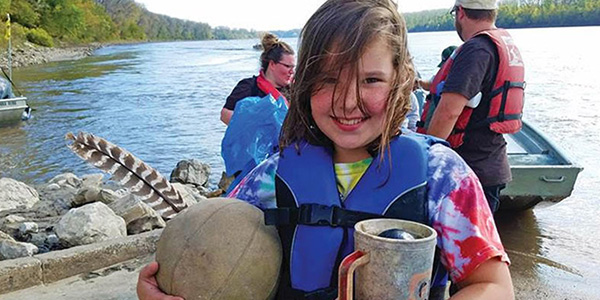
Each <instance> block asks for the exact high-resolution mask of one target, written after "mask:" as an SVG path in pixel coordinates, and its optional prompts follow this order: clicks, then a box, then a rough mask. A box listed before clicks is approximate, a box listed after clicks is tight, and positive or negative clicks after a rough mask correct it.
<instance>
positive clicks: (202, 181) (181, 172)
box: [171, 159, 210, 186]
mask: <svg viewBox="0 0 600 300" xmlns="http://www.w3.org/2000/svg"><path fill="white" fill-rule="evenodd" d="M209 176H210V166H209V165H207V164H205V163H202V162H201V161H199V160H196V159H189V160H187V159H186V160H182V161H180V162H178V163H177V166H176V167H175V169H174V170H173V171H172V172H171V182H180V183H183V184H193V185H195V186H206V185H207V184H208V177H209Z"/></svg>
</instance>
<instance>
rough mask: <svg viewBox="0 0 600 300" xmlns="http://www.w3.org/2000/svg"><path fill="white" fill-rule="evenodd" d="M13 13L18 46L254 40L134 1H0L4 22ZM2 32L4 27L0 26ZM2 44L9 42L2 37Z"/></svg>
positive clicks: (240, 31)
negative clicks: (24, 43)
mask: <svg viewBox="0 0 600 300" xmlns="http://www.w3.org/2000/svg"><path fill="white" fill-rule="evenodd" d="M7 14H10V18H11V32H12V41H13V43H14V44H19V43H23V42H24V41H26V40H27V41H30V42H32V43H35V44H39V45H43V46H49V47H52V46H54V45H55V44H57V43H58V44H59V45H74V44H86V43H92V42H119V41H166V40H208V39H242V38H255V37H257V36H258V33H257V32H256V31H253V30H246V29H231V28H228V27H216V28H212V27H211V26H210V25H208V24H206V23H201V22H192V21H186V20H181V19H176V18H172V17H168V16H165V15H159V14H155V13H151V12H149V11H148V10H147V9H146V8H145V7H144V6H143V5H142V4H139V3H136V2H134V1H133V0H0V20H2V21H4V22H5V21H6V18H7V17H6V15H7ZM0 34H1V36H5V35H6V26H4V25H3V24H2V25H0ZM0 40H1V41H2V42H0V45H2V46H5V45H6V39H4V38H1V39H0Z"/></svg>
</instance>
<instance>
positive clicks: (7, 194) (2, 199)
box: [0, 178, 40, 211]
mask: <svg viewBox="0 0 600 300" xmlns="http://www.w3.org/2000/svg"><path fill="white" fill-rule="evenodd" d="M38 201H40V198H39V195H38V192H36V190H35V189H34V188H32V187H30V186H28V185H26V184H24V183H22V182H19V181H16V180H14V179H11V178H0V211H3V210H9V209H15V208H25V209H29V208H31V207H32V206H33V205H35V204H36V203H37V202H38Z"/></svg>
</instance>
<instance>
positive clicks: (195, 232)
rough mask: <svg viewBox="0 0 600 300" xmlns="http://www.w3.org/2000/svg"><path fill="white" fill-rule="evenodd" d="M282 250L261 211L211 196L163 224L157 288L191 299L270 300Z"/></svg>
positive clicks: (274, 230) (234, 200) (275, 282)
mask: <svg viewBox="0 0 600 300" xmlns="http://www.w3.org/2000/svg"><path fill="white" fill-rule="evenodd" d="M281 259H282V250H281V243H280V240H279V236H278V234H277V230H276V229H275V227H273V226H267V225H265V224H264V216H263V212H262V211H261V210H260V209H258V208H256V207H254V206H252V205H250V204H248V203H246V202H243V201H240V200H236V199H228V198H211V199H210V200H205V201H202V202H200V203H198V204H195V205H193V206H191V207H189V208H187V209H186V210H184V211H182V212H180V213H179V215H177V216H176V217H175V218H173V219H172V220H170V221H169V222H168V223H167V226H166V228H165V229H164V230H163V233H162V235H161V237H160V239H159V241H158V244H157V250H156V261H157V262H158V264H159V270H158V273H157V275H156V279H157V281H158V286H159V287H160V289H161V290H163V291H164V292H166V293H167V294H171V295H178V296H182V297H184V298H185V299H186V300H193V299H215V300H216V299H257V300H264V299H272V298H273V297H274V296H275V293H276V291H277V283H278V278H279V270H280V266H281Z"/></svg>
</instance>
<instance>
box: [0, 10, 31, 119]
mask: <svg viewBox="0 0 600 300" xmlns="http://www.w3.org/2000/svg"><path fill="white" fill-rule="evenodd" d="M6 18H7V21H6V24H7V25H6V26H7V27H6V37H7V39H8V55H7V60H8V74H6V72H4V69H3V68H0V70H2V73H3V74H4V76H5V77H6V80H5V79H3V78H0V125H5V124H13V123H16V122H18V121H21V120H28V119H29V118H31V107H29V106H28V105H27V98H25V97H24V96H22V95H21V96H15V95H14V94H13V91H12V88H11V85H12V86H15V84H14V83H13V81H12V47H11V30H10V15H9V14H6ZM15 88H16V86H15ZM17 91H18V89H17Z"/></svg>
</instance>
